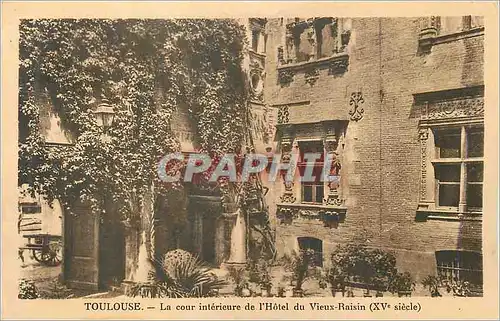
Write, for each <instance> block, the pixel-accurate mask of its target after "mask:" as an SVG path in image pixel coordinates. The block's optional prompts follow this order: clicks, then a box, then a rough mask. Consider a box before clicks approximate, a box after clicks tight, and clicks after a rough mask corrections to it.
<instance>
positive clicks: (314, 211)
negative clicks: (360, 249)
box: [276, 203, 347, 228]
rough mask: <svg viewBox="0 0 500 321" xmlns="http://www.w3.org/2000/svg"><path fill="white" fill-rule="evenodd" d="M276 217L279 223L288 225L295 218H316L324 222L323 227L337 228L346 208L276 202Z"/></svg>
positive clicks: (343, 218)
mask: <svg viewBox="0 0 500 321" xmlns="http://www.w3.org/2000/svg"><path fill="white" fill-rule="evenodd" d="M277 206H278V209H277V212H276V217H277V218H278V220H279V222H280V224H285V225H289V224H292V223H293V221H294V220H296V219H299V218H301V219H311V220H314V219H317V220H320V221H322V222H323V223H324V226H325V227H330V228H332V227H333V228H337V227H338V224H339V223H342V222H344V220H345V216H346V213H347V208H346V207H344V206H331V205H306V204H284V203H282V204H277Z"/></svg>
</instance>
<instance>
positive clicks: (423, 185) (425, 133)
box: [418, 128, 429, 200]
mask: <svg viewBox="0 0 500 321" xmlns="http://www.w3.org/2000/svg"><path fill="white" fill-rule="evenodd" d="M418 136H419V138H420V148H421V167H422V168H421V173H422V176H421V181H420V198H421V199H422V200H425V198H426V197H427V138H428V137H429V130H428V129H427V128H422V129H420V130H419V132H418Z"/></svg>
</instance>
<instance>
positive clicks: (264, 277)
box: [259, 265, 272, 297]
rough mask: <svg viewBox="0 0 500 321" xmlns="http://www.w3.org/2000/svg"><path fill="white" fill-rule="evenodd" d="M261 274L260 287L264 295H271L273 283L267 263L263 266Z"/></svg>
mask: <svg viewBox="0 0 500 321" xmlns="http://www.w3.org/2000/svg"><path fill="white" fill-rule="evenodd" d="M260 271H261V273H262V274H261V276H260V280H259V284H260V289H261V293H262V296H263V297H269V296H271V288H272V283H271V275H270V274H269V268H268V267H267V265H263V266H261V269H260Z"/></svg>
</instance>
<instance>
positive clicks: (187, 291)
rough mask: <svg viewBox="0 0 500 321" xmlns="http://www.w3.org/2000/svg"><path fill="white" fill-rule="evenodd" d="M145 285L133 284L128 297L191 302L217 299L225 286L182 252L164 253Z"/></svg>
mask: <svg viewBox="0 0 500 321" xmlns="http://www.w3.org/2000/svg"><path fill="white" fill-rule="evenodd" d="M154 263H155V265H156V267H157V269H156V271H155V272H151V273H150V276H149V281H148V282H145V283H138V284H135V285H134V286H133V287H132V288H131V292H130V294H129V295H131V296H134V297H135V296H141V297H143V298H144V297H147V298H164V297H169V298H192V297H209V296H215V295H217V291H218V290H219V289H220V288H222V287H223V286H224V285H225V284H226V283H225V282H224V281H223V280H220V279H219V278H218V277H217V276H216V275H215V274H214V273H212V272H211V271H210V268H209V267H208V266H207V265H206V264H205V263H204V262H203V261H201V260H200V259H199V258H198V257H197V256H193V255H192V254H190V253H189V252H186V251H183V250H174V251H171V252H169V253H167V254H166V255H165V256H164V258H163V261H162V262H161V264H158V262H154Z"/></svg>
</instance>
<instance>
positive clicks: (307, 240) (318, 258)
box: [297, 236, 324, 267]
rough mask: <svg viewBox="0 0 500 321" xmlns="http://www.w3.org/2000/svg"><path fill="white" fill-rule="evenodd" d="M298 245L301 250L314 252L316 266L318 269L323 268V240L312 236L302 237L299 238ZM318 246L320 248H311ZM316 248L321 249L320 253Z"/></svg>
mask: <svg viewBox="0 0 500 321" xmlns="http://www.w3.org/2000/svg"><path fill="white" fill-rule="evenodd" d="M297 243H298V245H299V250H301V251H305V250H313V251H314V262H313V263H314V265H315V266H318V267H323V263H324V262H323V261H324V259H323V240H321V239H319V238H316V237H312V236H301V237H297ZM311 245H318V246H311ZM316 247H319V249H320V250H319V251H317V249H316Z"/></svg>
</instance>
